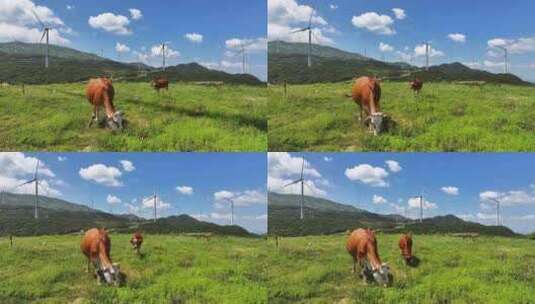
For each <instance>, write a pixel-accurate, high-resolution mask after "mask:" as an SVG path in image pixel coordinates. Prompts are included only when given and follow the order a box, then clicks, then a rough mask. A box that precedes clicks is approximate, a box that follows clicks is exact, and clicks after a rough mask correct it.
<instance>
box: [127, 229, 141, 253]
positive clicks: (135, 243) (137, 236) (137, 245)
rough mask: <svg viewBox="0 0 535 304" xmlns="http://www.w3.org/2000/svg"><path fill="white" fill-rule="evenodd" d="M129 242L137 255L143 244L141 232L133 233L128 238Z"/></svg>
mask: <svg viewBox="0 0 535 304" xmlns="http://www.w3.org/2000/svg"><path fill="white" fill-rule="evenodd" d="M130 244H132V248H133V249H134V250H135V251H136V253H137V254H138V255H139V250H140V249H141V244H143V236H142V235H141V232H136V233H134V235H133V236H132V238H131V239H130Z"/></svg>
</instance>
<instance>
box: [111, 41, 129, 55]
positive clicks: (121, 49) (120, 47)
mask: <svg viewBox="0 0 535 304" xmlns="http://www.w3.org/2000/svg"><path fill="white" fill-rule="evenodd" d="M115 51H117V53H128V52H130V48H129V47H128V46H127V45H126V44H121V43H120V42H117V44H115Z"/></svg>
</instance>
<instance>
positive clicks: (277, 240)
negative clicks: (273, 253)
mask: <svg viewBox="0 0 535 304" xmlns="http://www.w3.org/2000/svg"><path fill="white" fill-rule="evenodd" d="M275 247H277V249H279V236H278V235H276V236H275Z"/></svg>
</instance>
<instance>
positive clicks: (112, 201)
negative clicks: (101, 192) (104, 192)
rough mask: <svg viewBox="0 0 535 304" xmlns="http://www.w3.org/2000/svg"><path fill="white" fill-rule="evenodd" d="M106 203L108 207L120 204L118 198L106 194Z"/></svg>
mask: <svg viewBox="0 0 535 304" xmlns="http://www.w3.org/2000/svg"><path fill="white" fill-rule="evenodd" d="M106 202H108V204H110V205H117V204H120V203H122V201H121V199H120V198H118V197H117V196H115V195H111V194H108V197H106Z"/></svg>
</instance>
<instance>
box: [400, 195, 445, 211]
mask: <svg viewBox="0 0 535 304" xmlns="http://www.w3.org/2000/svg"><path fill="white" fill-rule="evenodd" d="M407 205H408V206H409V208H410V209H420V198H418V197H411V198H409V200H408V201H407ZM422 208H423V209H424V210H425V209H436V208H438V207H437V204H435V203H432V202H430V201H428V200H427V199H425V198H424V200H423V201H422Z"/></svg>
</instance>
